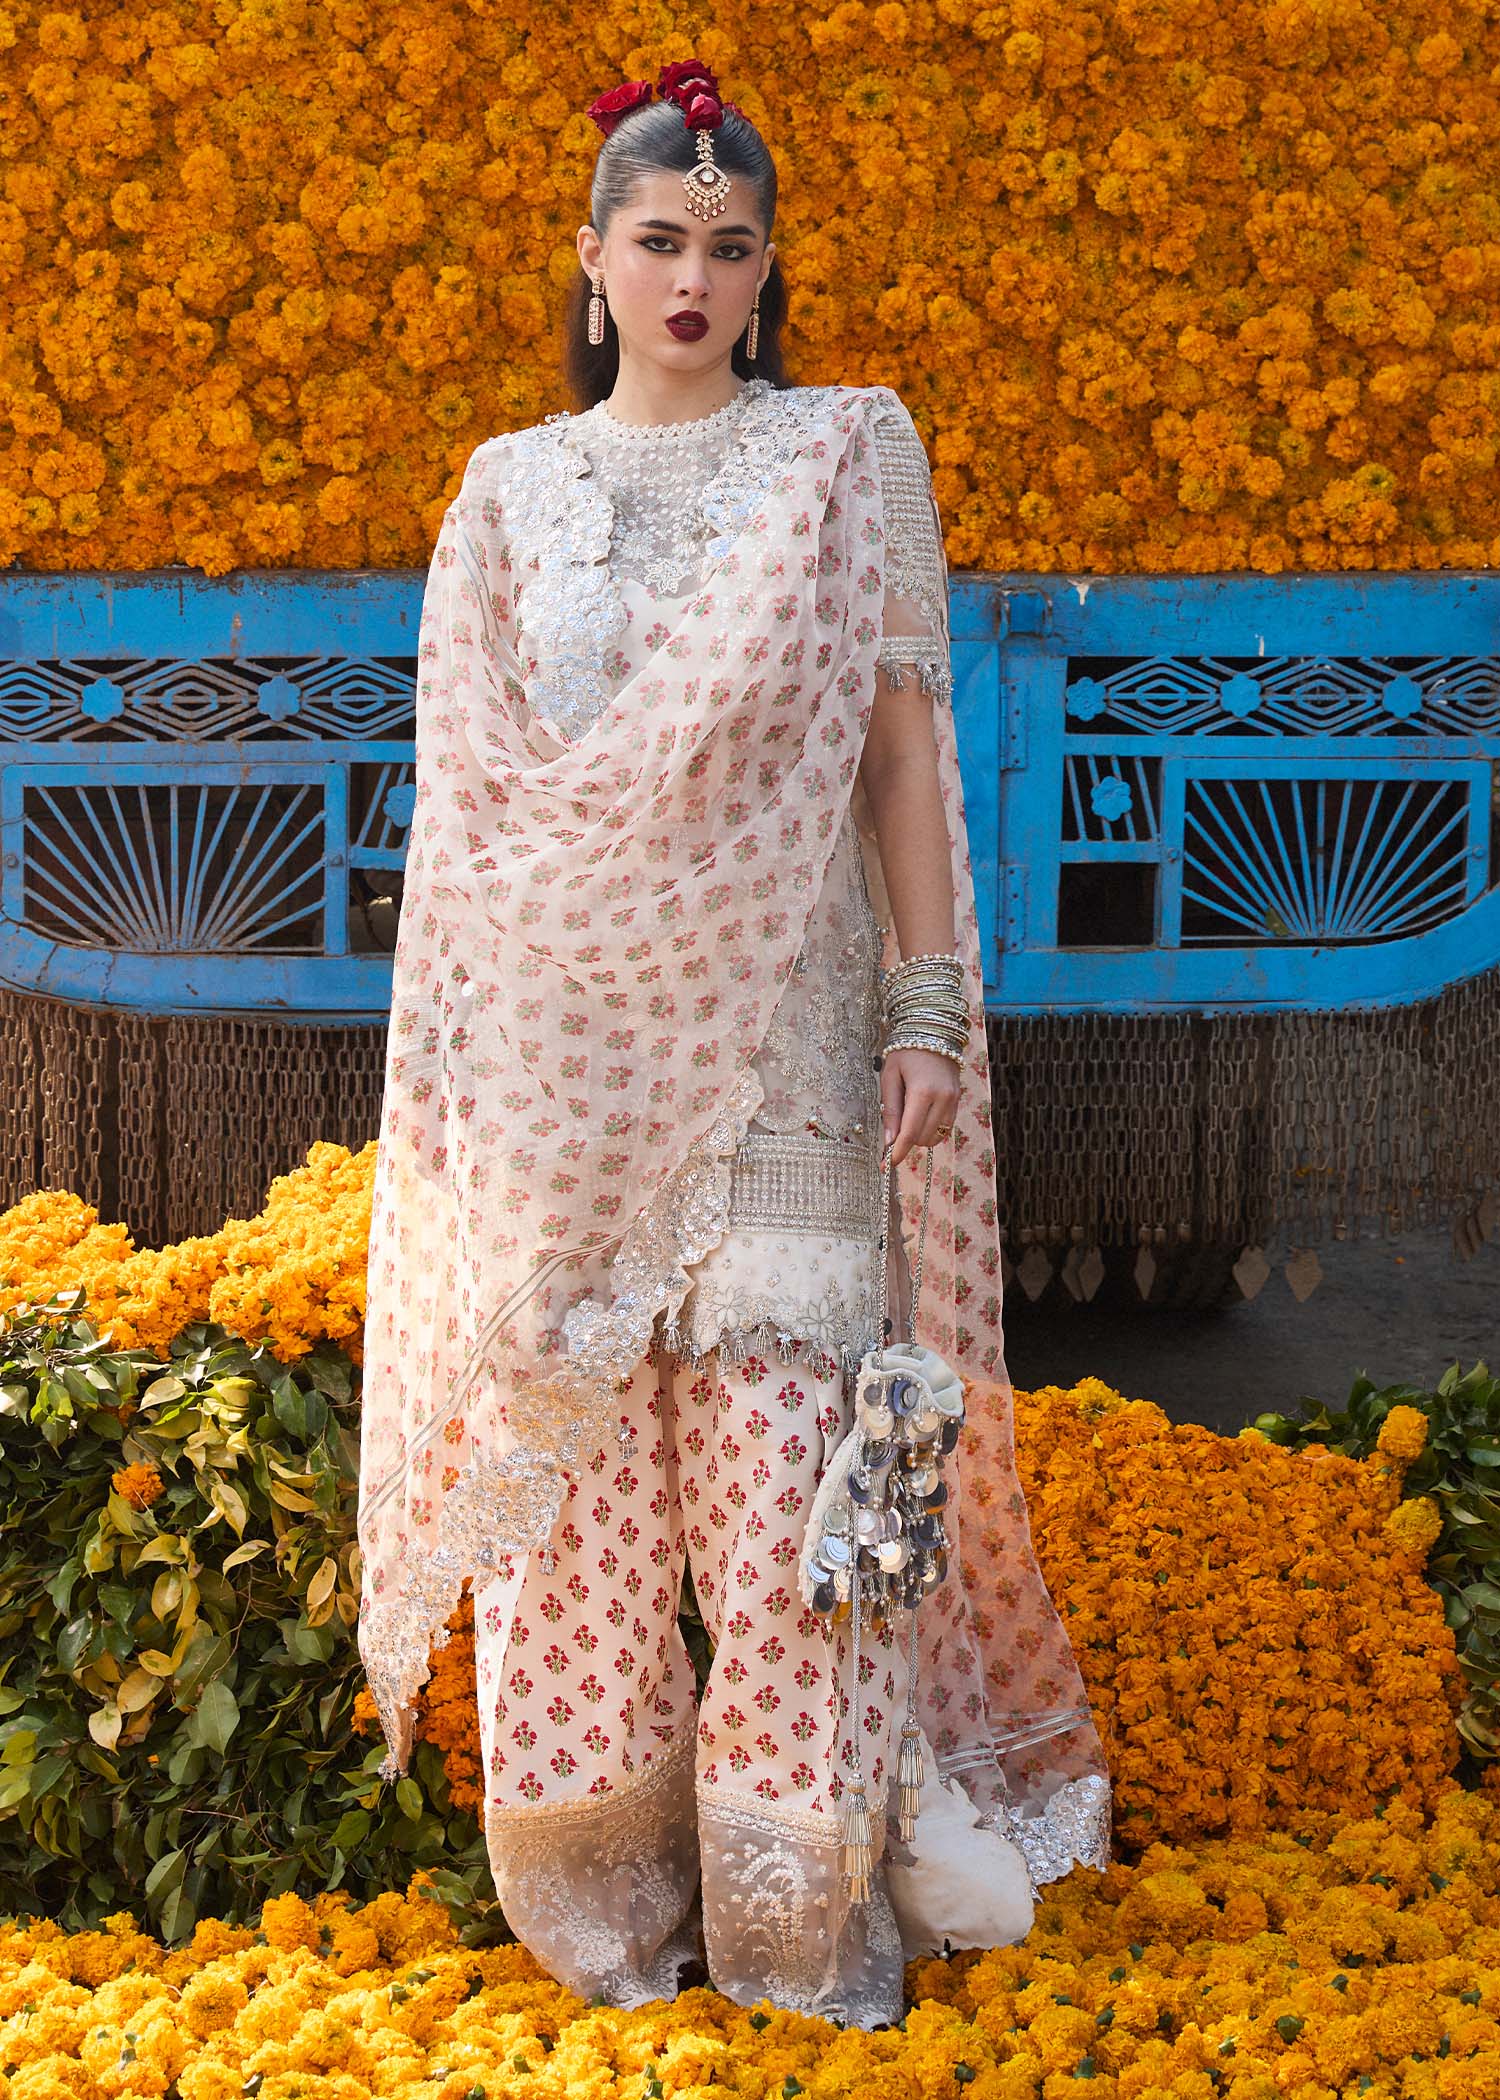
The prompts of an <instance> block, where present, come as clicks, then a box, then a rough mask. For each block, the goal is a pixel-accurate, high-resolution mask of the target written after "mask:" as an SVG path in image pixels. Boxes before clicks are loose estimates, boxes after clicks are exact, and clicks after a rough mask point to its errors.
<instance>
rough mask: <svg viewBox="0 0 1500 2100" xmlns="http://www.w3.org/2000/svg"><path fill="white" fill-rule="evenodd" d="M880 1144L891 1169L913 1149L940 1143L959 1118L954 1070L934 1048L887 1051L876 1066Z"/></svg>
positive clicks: (950, 1061)
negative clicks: (888, 1149)
mask: <svg viewBox="0 0 1500 2100" xmlns="http://www.w3.org/2000/svg"><path fill="white" fill-rule="evenodd" d="M880 1108H881V1115H882V1118H883V1122H884V1142H885V1143H886V1144H887V1145H889V1144H891V1141H892V1139H893V1138H894V1140H895V1144H894V1149H893V1150H892V1153H891V1162H892V1165H895V1164H897V1163H898V1162H899V1161H901V1160H903V1159H905V1157H906V1155H907V1153H908V1152H911V1151H912V1150H914V1149H915V1147H916V1146H918V1145H938V1144H941V1143H942V1141H943V1140H944V1138H946V1137H947V1136H948V1135H949V1134H950V1133H951V1131H952V1129H953V1122H954V1118H955V1117H956V1116H957V1114H958V1066H957V1065H956V1064H955V1063H954V1062H953V1060H952V1058H951V1057H943V1056H941V1055H940V1054H939V1052H937V1051H936V1050H891V1051H888V1052H887V1054H886V1058H885V1061H884V1063H883V1064H882V1065H881V1068H880Z"/></svg>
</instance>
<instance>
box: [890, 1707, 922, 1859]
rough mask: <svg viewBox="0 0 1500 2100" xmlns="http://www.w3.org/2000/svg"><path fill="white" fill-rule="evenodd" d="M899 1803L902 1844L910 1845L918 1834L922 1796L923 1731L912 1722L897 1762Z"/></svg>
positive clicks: (902, 1737) (903, 1734) (905, 1730)
mask: <svg viewBox="0 0 1500 2100" xmlns="http://www.w3.org/2000/svg"><path fill="white" fill-rule="evenodd" d="M896 1786H897V1788H898V1790H899V1791H898V1793H897V1802H898V1804H899V1808H900V1821H899V1824H898V1825H897V1827H898V1829H899V1830H900V1832H901V1842H902V1844H903V1845H909V1844H910V1843H911V1841H912V1839H913V1838H914V1837H915V1836H916V1833H917V1803H918V1802H919V1800H920V1799H921V1795H922V1731H921V1730H920V1729H919V1728H914V1727H913V1726H912V1724H911V1722H910V1721H908V1722H907V1724H906V1726H905V1727H904V1728H903V1729H902V1731H901V1755H900V1756H899V1757H898V1758H897V1760H896Z"/></svg>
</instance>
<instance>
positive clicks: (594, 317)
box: [589, 270, 754, 356]
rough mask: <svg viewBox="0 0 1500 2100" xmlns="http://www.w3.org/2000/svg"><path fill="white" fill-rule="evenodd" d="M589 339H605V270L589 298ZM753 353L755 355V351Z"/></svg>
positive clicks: (599, 276)
mask: <svg viewBox="0 0 1500 2100" xmlns="http://www.w3.org/2000/svg"><path fill="white" fill-rule="evenodd" d="M589 341H590V342H591V343H602V342H603V341H604V272H603V271H602V270H601V271H600V272H599V273H598V275H597V276H596V277H595V278H594V290H593V296H592V297H591V298H590V300H589ZM751 355H752V356H753V355H754V352H753V351H752V352H751Z"/></svg>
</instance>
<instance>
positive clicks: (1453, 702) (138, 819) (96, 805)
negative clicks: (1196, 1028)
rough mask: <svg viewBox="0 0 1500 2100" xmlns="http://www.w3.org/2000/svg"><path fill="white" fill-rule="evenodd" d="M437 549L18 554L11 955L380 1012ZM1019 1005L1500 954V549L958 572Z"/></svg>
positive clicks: (986, 837)
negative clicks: (1339, 560) (169, 557)
mask: <svg viewBox="0 0 1500 2100" xmlns="http://www.w3.org/2000/svg"><path fill="white" fill-rule="evenodd" d="M422 584H423V577H422V575H421V573H420V572H404V573H392V572H389V571H361V572H351V573H348V574H339V575H310V574H307V573H304V572H300V571H288V572H271V573H263V574H256V575H244V574H241V575H236V576H232V577H227V578H225V579H223V580H221V581H213V580H210V579H206V578H203V577H196V576H191V575H188V574H187V573H185V572H183V573H167V574H156V575H148V576H140V577H118V576H92V575H81V576H64V577H24V576H4V577H0V862H3V866H0V980H3V981H5V982H7V983H10V984H13V985H17V986H20V987H21V988H23V989H31V990H36V991H45V992H50V993H53V994H56V995H58V996H60V997H63V998H70V999H77V1000H83V1001H86V1002H88V1003H92V1004H99V1005H119V1006H126V1007H134V1008H140V1009H144V1010H147V1011H151V1012H158V1013H160V1012H191V1011H200V1012H201V1011H219V1012H225V1011H229V1012H244V1011H273V1012H274V1011H280V1012H282V1013H286V1014H295V1015H299V1016H302V1017H304V1018H307V1019H312V1018H315V1017H316V1018H320V1019H332V1020H343V1021H361V1020H368V1019H370V1018H372V1017H375V1016H378V1015H379V1014H380V1013H381V1012H382V1011H383V1010H384V1008H385V1006H386V1004H387V1002H388V998H389V985H390V963H389V950H390V946H391V942H392V938H393V935H394V926H395V898H396V895H397V894H398V885H399V872H400V868H401V865H402V861H403V857H404V851H405V845H406V834H407V828H408V826H409V824H410V821H411V814H412V799H413V792H414V791H413V786H412V776H413V764H412V760H413V744H412V739H413V734H414V722H413V715H412V692H413V682H414V678H415V669H416V635H417V627H418V622H419V619H420V613H421V597H422ZM953 633H954V671H955V707H956V710H957V716H958V726H959V739H960V749H961V753H962V759H963V770H964V789H965V800H966V806H967V814H968V822H969V834H970V842H971V847H972V855H973V866H974V878H975V889H976V893H977V897H978V903H979V914H980V922H981V928H982V931H983V935H984V940H985V977H986V992H987V997H988V1000H989V1003H990V1005H991V1006H992V1007H993V1008H995V1009H997V1010H1003V1011H1007V1012H1015V1013H1047V1012H1057V1013H1070V1012H1078V1013H1081V1012H1090V1011H1096V1012H1097V1011H1103V1012H1172V1011H1181V1010H1193V1011H1200V1012H1216V1011H1243V1010H1247V1009H1255V1008H1261V1009H1266V1010H1274V1009H1297V1008H1305V1009H1328V1008H1339V1007H1353V1006H1380V1005H1392V1004H1398V1003H1404V1002H1407V1001H1412V1000H1417V999H1421V998H1425V997H1428V996H1430V995H1431V994H1433V993H1435V992H1437V991H1438V990H1440V989H1441V988H1442V986H1443V985H1444V984H1447V983H1451V982H1453V981H1455V980H1457V979H1459V978H1462V977H1467V976H1472V975H1475V974H1476V973H1478V972H1479V971H1481V970H1483V969H1485V968H1487V967H1488V966H1489V965H1490V964H1492V963H1493V962H1495V961H1496V959H1497V958H1500V854H1497V850H1496V849H1497V841H1500V830H1497V820H1496V781H1497V778H1500V577H1495V576H1490V575H1487V574H1486V575H1439V576H1430V575H1420V576H1350V577H1312V576H1289V577H1287V576H1283V577H1219V576H1215V577H1192V578H1154V577H1150V578H1141V577H1098V578H1089V579H1083V578H1067V577H1054V576H1002V577H998V578H995V577H974V576H965V577H959V578H956V579H955V581H954V587H953Z"/></svg>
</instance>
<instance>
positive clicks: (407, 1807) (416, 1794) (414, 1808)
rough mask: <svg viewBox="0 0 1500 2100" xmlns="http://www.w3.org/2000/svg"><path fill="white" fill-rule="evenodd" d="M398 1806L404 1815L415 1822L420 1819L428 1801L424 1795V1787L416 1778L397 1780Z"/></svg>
mask: <svg viewBox="0 0 1500 2100" xmlns="http://www.w3.org/2000/svg"><path fill="white" fill-rule="evenodd" d="M396 1806H397V1807H398V1808H399V1809H400V1811H401V1813H402V1815H403V1816H407V1817H409V1818H410V1820H411V1821H412V1822H413V1823H415V1822H417V1821H419V1820H420V1818H421V1815H422V1811H423V1810H424V1809H425V1807H426V1806H427V1803H426V1802H425V1800H424V1799H423V1797H422V1789H421V1788H420V1787H419V1786H418V1785H417V1782H416V1781H415V1780H414V1779H398V1780H397V1781H396Z"/></svg>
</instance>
